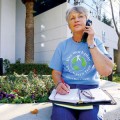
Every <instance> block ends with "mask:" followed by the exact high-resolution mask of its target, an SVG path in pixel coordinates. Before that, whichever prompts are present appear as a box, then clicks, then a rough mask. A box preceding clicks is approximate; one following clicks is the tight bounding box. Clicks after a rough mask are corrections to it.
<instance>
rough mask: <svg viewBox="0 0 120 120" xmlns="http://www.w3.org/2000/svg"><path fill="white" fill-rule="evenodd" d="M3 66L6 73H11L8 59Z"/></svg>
mask: <svg viewBox="0 0 120 120" xmlns="http://www.w3.org/2000/svg"><path fill="white" fill-rule="evenodd" d="M3 66H4V68H5V70H6V72H9V69H10V61H9V60H8V59H5V60H3Z"/></svg>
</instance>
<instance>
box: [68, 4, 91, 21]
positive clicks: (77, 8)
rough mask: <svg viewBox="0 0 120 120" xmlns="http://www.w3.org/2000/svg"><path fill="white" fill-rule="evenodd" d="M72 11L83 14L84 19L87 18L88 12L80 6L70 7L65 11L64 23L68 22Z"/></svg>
mask: <svg viewBox="0 0 120 120" xmlns="http://www.w3.org/2000/svg"><path fill="white" fill-rule="evenodd" d="M72 11H75V12H78V13H84V14H85V16H86V18H88V14H89V12H88V10H87V9H86V8H84V7H82V6H74V7H71V8H69V9H68V10H67V11H66V21H67V22H68V18H69V15H70V13H71V12H72Z"/></svg>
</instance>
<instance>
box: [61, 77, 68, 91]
mask: <svg viewBox="0 0 120 120" xmlns="http://www.w3.org/2000/svg"><path fill="white" fill-rule="evenodd" d="M61 81H62V83H63V84H64V85H65V86H66V87H67V88H68V86H67V85H66V83H65V82H64V80H63V78H61ZM67 93H69V91H67Z"/></svg>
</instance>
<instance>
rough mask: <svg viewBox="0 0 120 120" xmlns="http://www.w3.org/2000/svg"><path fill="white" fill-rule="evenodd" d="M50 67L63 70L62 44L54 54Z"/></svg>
mask: <svg viewBox="0 0 120 120" xmlns="http://www.w3.org/2000/svg"><path fill="white" fill-rule="evenodd" d="M49 67H50V68H52V69H54V70H57V71H60V72H62V45H61V44H59V45H58V46H57V48H56V50H55V52H54V54H53V57H52V59H51V61H50V64H49Z"/></svg>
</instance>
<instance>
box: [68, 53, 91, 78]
mask: <svg viewBox="0 0 120 120" xmlns="http://www.w3.org/2000/svg"><path fill="white" fill-rule="evenodd" d="M92 66H93V62H92V60H91V59H90V56H89V55H88V54H87V53H85V52H83V51H75V52H73V54H71V55H70V56H69V57H68V58H67V59H66V67H67V69H68V71H69V72H70V73H73V74H74V75H76V76H79V77H81V76H84V75H85V74H87V73H88V72H89V71H90V70H91V68H92Z"/></svg>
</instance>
